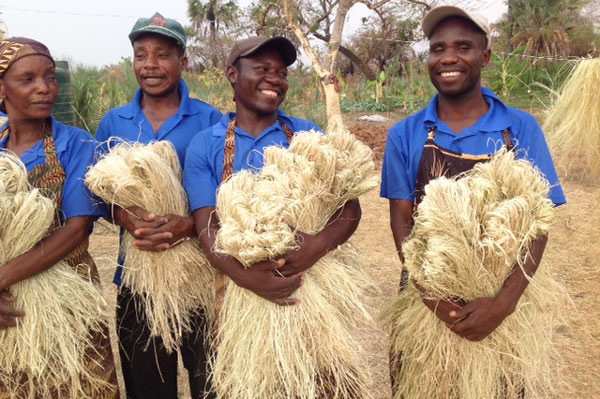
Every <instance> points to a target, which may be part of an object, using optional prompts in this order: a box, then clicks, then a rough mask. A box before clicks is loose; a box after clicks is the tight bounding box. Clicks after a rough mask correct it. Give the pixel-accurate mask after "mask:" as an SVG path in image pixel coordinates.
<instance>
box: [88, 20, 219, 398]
mask: <svg viewBox="0 0 600 399" xmlns="http://www.w3.org/2000/svg"><path fill="white" fill-rule="evenodd" d="M129 39H130V40H131V43H132V45H133V70H134V72H135V75H136V78H137V81H138V83H139V85H140V89H139V90H138V91H137V92H136V94H135V96H134V98H133V101H132V102H131V103H129V104H126V105H124V106H122V107H119V108H115V109H113V110H111V111H109V112H108V113H107V114H106V116H105V117H104V118H103V119H102V121H101V122H100V124H99V126H98V131H97V133H96V138H97V140H99V141H100V142H106V141H107V140H108V139H109V138H110V137H118V138H121V139H124V140H127V141H131V142H142V143H148V142H150V141H152V140H169V141H170V142H171V143H173V145H174V147H175V150H176V151H177V155H178V157H179V161H180V162H181V164H182V165H183V164H184V158H185V152H186V149H187V146H188V144H189V142H190V140H191V138H192V137H193V136H194V134H195V133H196V132H198V131H200V130H204V129H206V128H208V127H210V126H211V125H213V124H214V123H216V122H218V121H219V120H220V118H221V113H220V112H219V111H218V110H217V109H215V108H214V107H212V106H210V105H208V104H206V103H204V102H202V101H199V100H195V99H191V98H190V97H189V92H188V88H187V85H186V84H185V82H184V81H183V80H182V79H181V74H182V72H183V70H184V69H185V68H186V66H187V62H188V60H187V57H186V56H185V45H186V36H185V32H184V30H183V27H182V26H181V24H179V23H178V22H177V21H175V20H172V19H168V18H164V17H163V16H162V15H160V14H159V13H156V14H154V15H153V16H152V17H150V18H140V19H139V20H138V21H137V22H136V23H135V25H134V27H133V29H132V30H131V33H130V34H129ZM113 142H114V140H113ZM107 145H109V144H104V145H103V148H102V150H106V146H107ZM109 208H110V209H111V210H112V215H110V217H109V218H111V219H112V220H113V222H114V223H115V224H118V225H120V226H121V234H123V233H124V231H125V230H126V231H128V232H129V233H130V234H131V235H132V236H133V237H134V245H135V246H136V247H137V248H139V249H141V250H147V251H162V250H166V249H168V248H170V246H171V245H174V244H176V243H177V242H179V241H180V240H182V239H185V238H186V237H190V236H195V233H194V223H193V220H192V218H186V217H181V216H174V215H167V216H162V215H154V214H152V213H149V212H147V211H146V210H144V209H141V208H139V207H132V208H129V209H127V210H126V211H125V210H123V209H121V208H119V207H118V206H110V207H109ZM122 264H123V258H122V255H120V256H119V265H122ZM165 267H168V265H165ZM121 273H122V268H121V266H119V267H118V268H117V271H116V273H115V279H114V282H115V284H117V285H118V286H119V287H120V289H119V294H118V297H117V333H118V335H119V340H120V346H119V349H120V353H121V363H122V369H123V376H124V380H125V387H126V391H127V398H128V399H153V398H156V399H177V353H171V354H169V353H167V352H166V350H165V349H164V348H163V344H162V341H161V340H160V338H159V337H156V338H150V331H149V329H148V326H147V322H146V320H145V318H144V314H145V313H144V311H143V306H144V301H143V299H142V298H140V297H138V296H136V295H133V294H132V292H131V291H130V290H129V289H128V287H126V286H124V285H123V284H122V280H121ZM202 325H203V319H202V318H201V317H199V318H198V319H197V320H196V326H197V328H194V329H193V331H192V333H190V334H189V335H188V336H185V337H184V340H183V345H182V347H181V348H180V351H181V355H182V359H183V363H184V366H185V367H186V369H187V370H188V371H189V381H190V390H191V393H192V397H193V398H194V399H196V398H202V397H204V396H203V395H204V392H205V390H209V387H208V386H207V383H206V367H205V364H206V354H205V353H204V350H203V337H202V330H203V327H202ZM149 340H151V341H149ZM148 342H150V344H148Z"/></svg>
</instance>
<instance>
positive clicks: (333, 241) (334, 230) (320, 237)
mask: <svg viewBox="0 0 600 399" xmlns="http://www.w3.org/2000/svg"><path fill="white" fill-rule="evenodd" d="M361 216H362V211H361V209H360V203H359V202H358V199H353V200H350V201H348V202H346V203H345V204H344V206H343V207H342V208H341V209H340V210H339V211H337V212H336V213H335V214H334V215H333V216H332V217H331V218H330V219H329V221H328V222H327V225H326V226H325V228H324V229H323V230H321V231H320V232H319V233H317V234H316V235H315V238H317V242H319V243H320V250H321V256H324V255H325V254H327V252H329V251H331V250H332V249H334V248H336V247H337V246H338V245H341V244H343V243H345V242H346V241H348V239H349V238H350V237H351V236H352V234H354V232H355V231H356V228H357V227H358V224H359V223H360V218H361Z"/></svg>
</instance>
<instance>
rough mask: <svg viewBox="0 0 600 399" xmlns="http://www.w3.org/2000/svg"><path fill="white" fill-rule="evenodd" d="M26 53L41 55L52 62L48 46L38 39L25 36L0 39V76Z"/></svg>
mask: <svg viewBox="0 0 600 399" xmlns="http://www.w3.org/2000/svg"><path fill="white" fill-rule="evenodd" d="M28 55H43V56H45V57H48V58H50V61H52V63H53V64H54V59H53V58H52V55H50V50H48V47H46V46H45V45H43V44H42V43H40V42H38V41H35V40H33V39H28V38H26V37H11V38H8V39H6V40H2V41H0V77H2V76H4V73H5V72H6V71H7V70H8V68H10V66H11V65H12V64H14V63H15V62H17V61H18V60H20V59H21V58H23V57H27V56H28Z"/></svg>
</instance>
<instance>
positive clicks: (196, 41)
mask: <svg viewBox="0 0 600 399" xmlns="http://www.w3.org/2000/svg"><path fill="white" fill-rule="evenodd" d="M188 16H189V17H190V20H191V21H192V24H191V26H190V27H188V28H187V33H188V37H189V39H190V40H189V42H190V43H189V45H188V56H190V60H191V61H192V68H195V69H198V70H203V69H204V68H207V67H214V68H222V67H223V66H224V63H225V60H226V58H227V55H228V54H229V50H230V48H231V45H232V44H233V42H234V41H235V40H236V39H237V38H238V36H241V35H243V33H244V26H243V17H242V12H241V10H240V8H239V6H238V4H237V2H236V1H235V0H227V1H223V0H188Z"/></svg>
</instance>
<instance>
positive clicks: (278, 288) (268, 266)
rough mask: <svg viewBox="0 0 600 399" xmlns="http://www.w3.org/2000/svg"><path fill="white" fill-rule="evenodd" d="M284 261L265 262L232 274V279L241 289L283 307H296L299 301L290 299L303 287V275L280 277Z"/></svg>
mask: <svg viewBox="0 0 600 399" xmlns="http://www.w3.org/2000/svg"><path fill="white" fill-rule="evenodd" d="M283 264H284V260H283V259H280V260H279V261H277V262H272V261H264V262H259V263H256V264H254V265H252V266H251V267H249V268H245V269H242V270H239V271H238V272H236V273H234V274H231V275H230V277H231V279H232V280H233V281H234V282H235V283H236V284H237V285H239V286H240V287H242V288H246V289H247V290H250V291H252V292H254V293H255V294H256V295H258V296H260V297H263V298H265V299H267V300H269V301H271V302H274V303H276V304H278V305H281V306H288V305H295V304H297V303H298V301H299V300H298V299H295V298H290V295H292V294H293V293H294V292H295V291H296V290H297V289H298V288H299V287H300V286H301V285H302V276H303V273H296V274H292V275H290V276H288V277H281V276H280V275H278V272H279V271H278V270H277V269H278V268H280V267H282V266H283Z"/></svg>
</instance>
